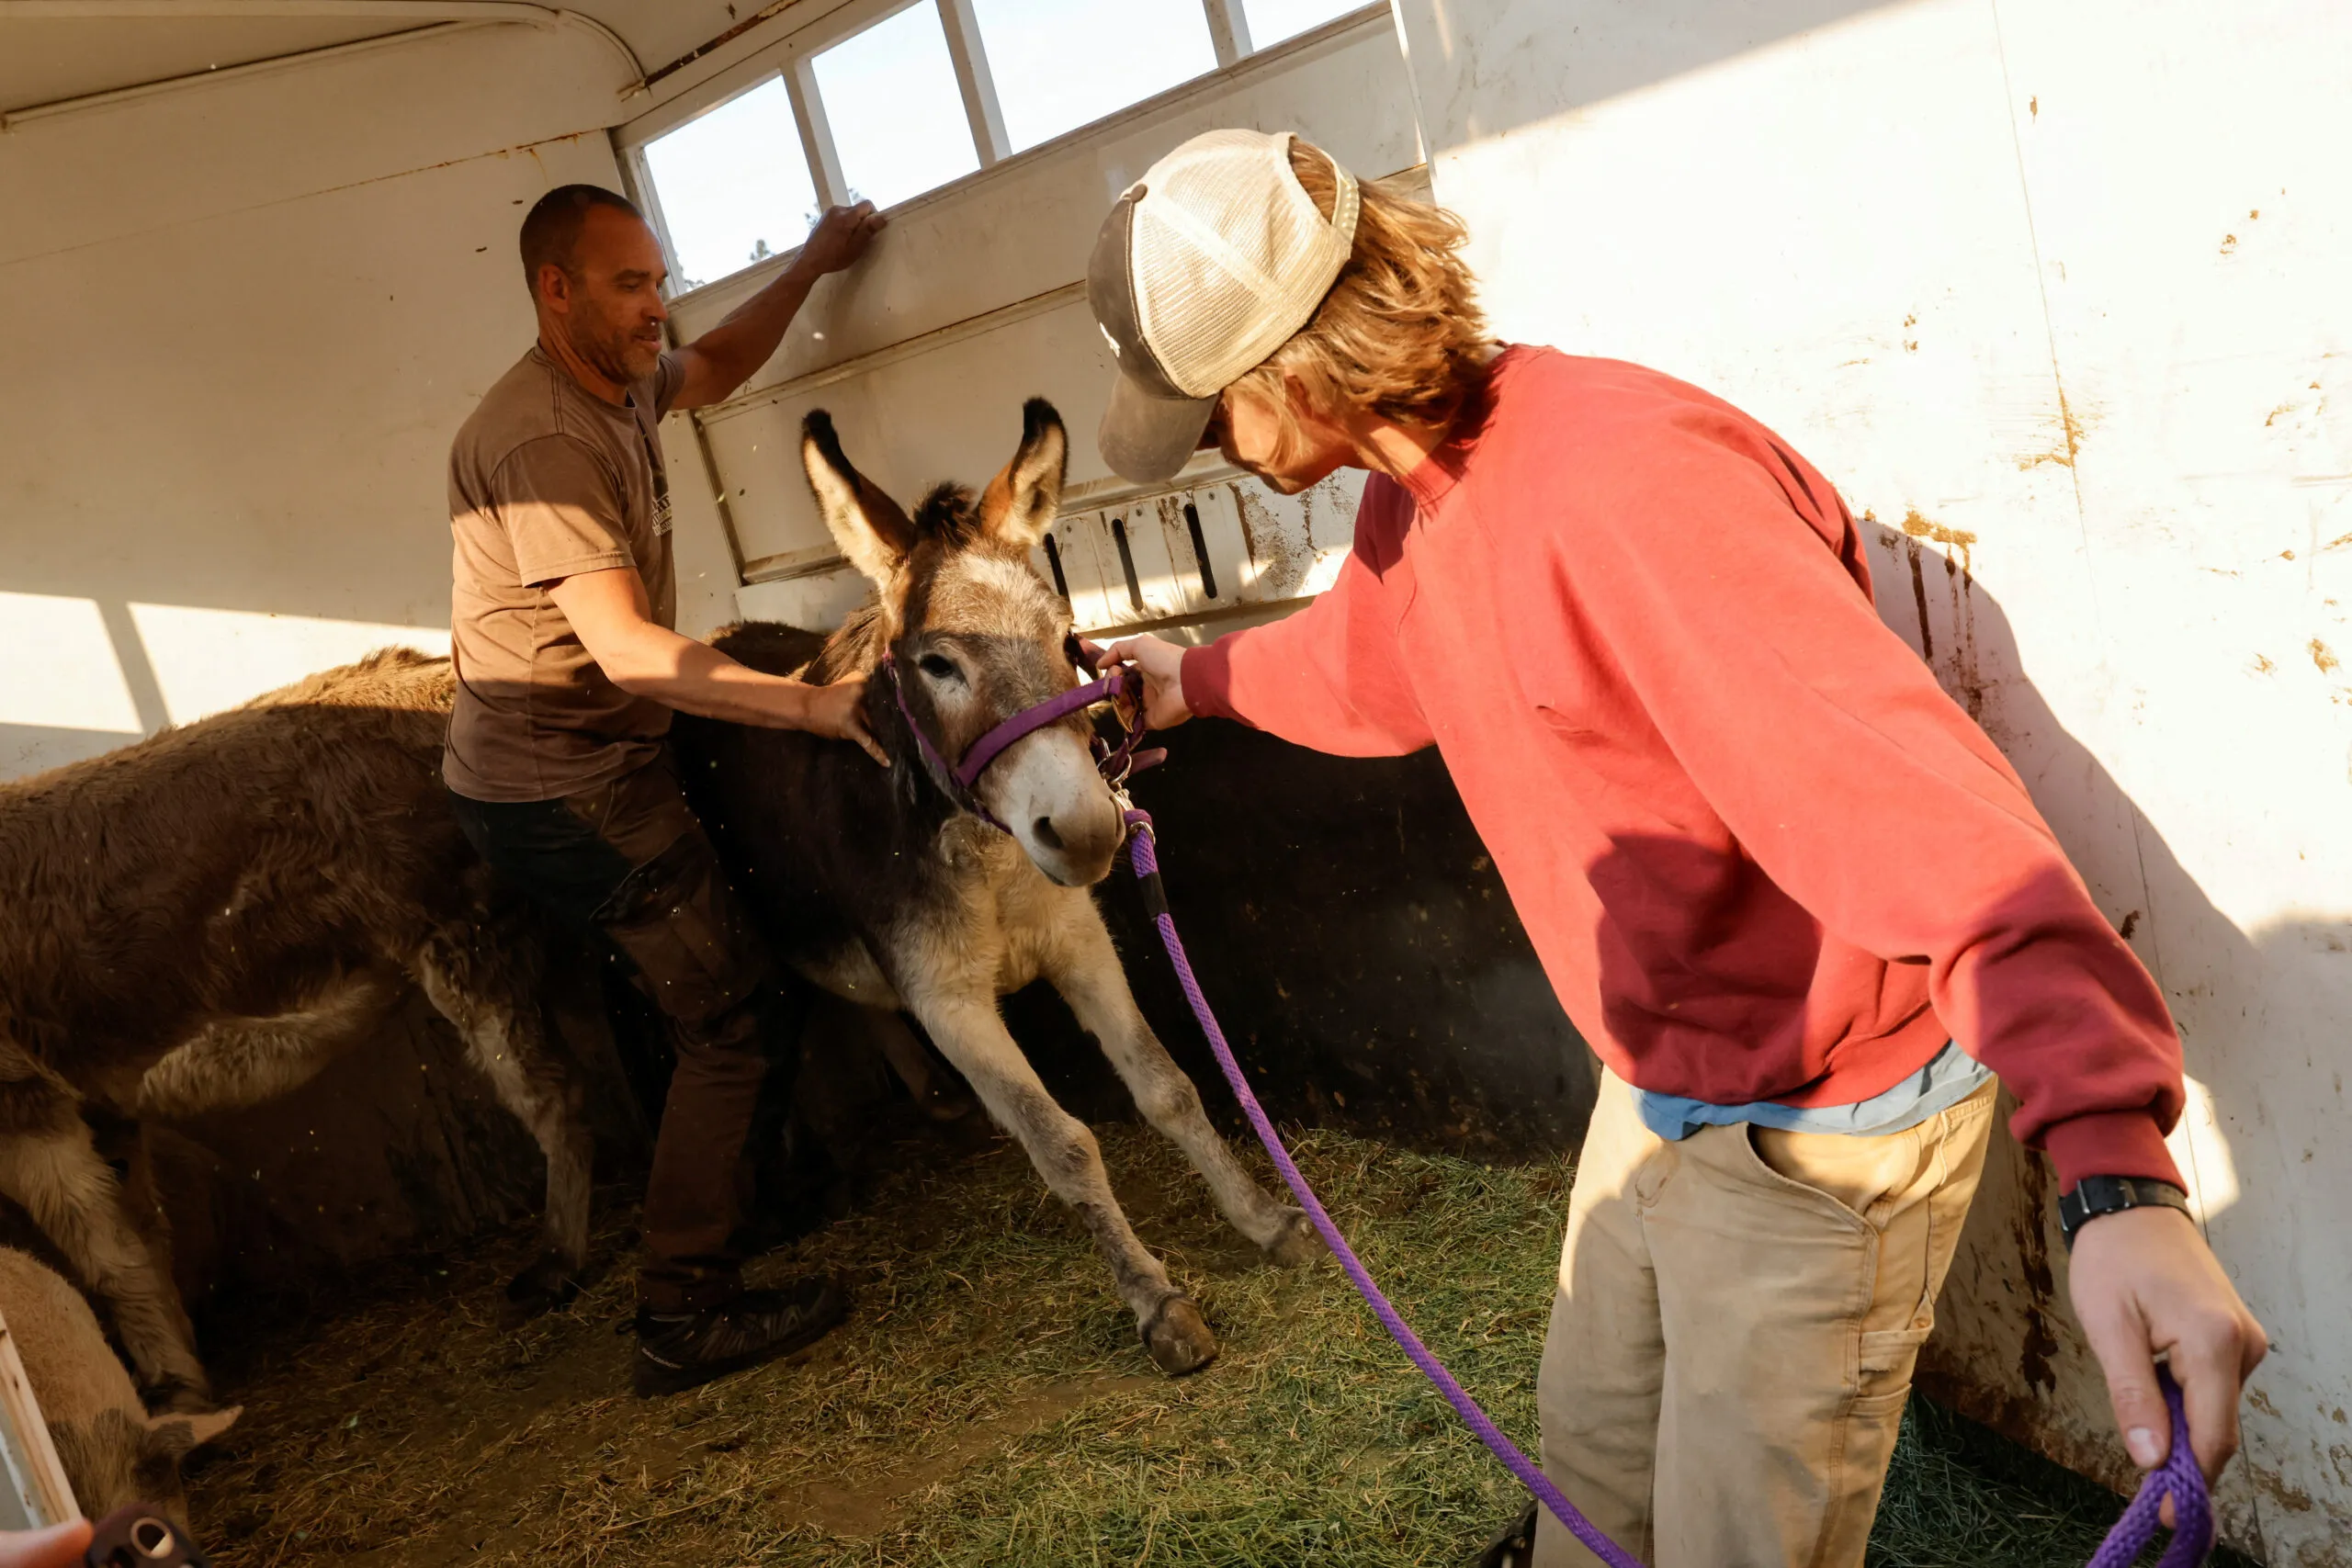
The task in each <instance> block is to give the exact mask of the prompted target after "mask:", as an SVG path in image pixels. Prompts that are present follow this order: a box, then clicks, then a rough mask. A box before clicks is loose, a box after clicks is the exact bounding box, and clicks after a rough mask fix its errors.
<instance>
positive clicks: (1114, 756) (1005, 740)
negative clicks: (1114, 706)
mask: <svg viewBox="0 0 2352 1568" xmlns="http://www.w3.org/2000/svg"><path fill="white" fill-rule="evenodd" d="M1071 643H1072V649H1071V651H1072V655H1073V657H1072V659H1071V662H1072V663H1074V664H1078V665H1080V667H1081V668H1086V669H1088V670H1089V671H1090V672H1091V661H1090V660H1088V659H1087V658H1086V655H1085V653H1084V652H1083V650H1082V649H1079V648H1078V647H1077V639H1075V638H1072V639H1071ZM878 671H879V672H880V673H881V675H882V676H883V677H884V678H885V679H887V680H888V682H890V693H891V695H892V696H894V697H896V698H897V699H898V703H899V717H901V718H903V719H905V720H906V721H907V728H908V729H910V730H911V731H912V732H913V733H914V738H915V745H916V747H917V748H919V749H920V750H922V760H923V761H924V762H925V764H927V765H928V766H929V767H930V769H931V772H932V776H933V778H935V779H937V780H938V781H939V783H940V785H941V787H942V788H944V789H945V790H946V791H947V794H948V796H949V797H950V798H951V799H953V800H954V801H955V802H956V805H958V806H960V807H963V808H964V809H965V810H967V811H968V812H970V813H971V814H972V815H973V816H975V817H977V818H979V819H980V820H981V821H983V822H985V823H987V824H988V825H989V827H991V828H994V829H996V830H997V831H998V832H1000V833H1010V832H1012V829H1010V828H1008V827H1006V826H1005V825H1004V824H1003V823H1001V822H1000V821H998V820H997V819H996V814H995V813H994V812H992V811H990V810H989V808H988V807H986V806H984V805H982V804H981V803H980V796H979V783H980V775H981V774H983V773H987V772H988V771H989V764H990V763H991V762H994V761H996V760H997V759H998V758H999V757H1001V756H1002V755H1004V753H1005V751H1006V750H1007V749H1008V748H1010V747H1011V746H1012V744H1013V742H1015V741H1017V740H1021V739H1026V738H1027V737H1029V736H1032V735H1035V733H1036V732H1037V731H1039V730H1041V729H1043V728H1046V726H1047V725H1051V724H1058V723H1059V722H1061V720H1063V719H1065V718H1067V717H1069V716H1070V715H1071V714H1074V713H1083V712H1084V711H1085V710H1086V709H1088V708H1091V707H1092V706H1093V705H1095V704H1097V703H1103V702H1109V701H1110V700H1111V699H1113V698H1114V697H1116V696H1117V695H1118V694H1120V693H1121V692H1122V691H1124V690H1125V688H1126V685H1127V682H1129V681H1131V680H1133V679H1135V677H1133V676H1130V675H1129V674H1128V673H1127V671H1126V668H1125V666H1124V665H1122V666H1120V667H1119V668H1117V669H1114V670H1113V671H1111V673H1109V674H1108V675H1104V676H1101V677H1099V678H1097V679H1095V680H1092V681H1090V682H1086V683H1085V684H1084V685H1081V686H1076V687H1073V688H1071V689H1070V690H1069V691H1067V692H1064V693H1062V694H1060V695H1058V696H1053V697H1048V698H1046V700H1045V701H1044V702H1042V703H1038V704H1036V705H1035V706H1033V707H1025V708H1023V709H1022V710H1021V711H1020V712H1019V713H1016V714H1014V715H1013V716H1012V717H1011V718H1008V719H1006V720H1005V721H1004V722H1003V723H1002V724H1000V725H998V726H997V727H996V728H993V729H991V730H989V732H988V733H987V734H986V735H983V736H981V737H980V738H979V739H978V740H975V741H973V742H972V745H971V749H970V750H967V751H966V752H965V753H964V760H963V761H960V762H956V763H954V764H952V765H951V764H950V763H949V762H948V761H947V759H946V758H945V757H944V756H942V755H941V754H940V750H939V748H938V747H936V746H934V745H933V744H932V741H931V735H930V733H929V732H928V731H927V730H925V729H924V728H923V727H922V721H921V720H919V719H917V718H916V717H915V710H914V709H913V708H912V707H911V706H910V705H908V702H907V684H906V682H905V681H904V680H903V679H901V678H900V677H899V663H898V660H896V659H895V658H893V657H892V656H891V655H890V654H889V653H888V652H887V651H886V652H885V653H884V654H883V655H882V662H881V664H880V665H879V666H878ZM1143 735H1144V728H1143V719H1142V716H1140V714H1138V715H1137V716H1136V720H1135V722H1134V724H1133V725H1132V726H1130V727H1128V728H1127V729H1126V733H1125V738H1124V739H1121V741H1120V742H1119V744H1118V745H1117V746H1115V747H1109V746H1105V745H1104V744H1103V741H1102V740H1101V739H1096V741H1095V742H1094V759H1095V765H1096V766H1097V767H1099V768H1100V769H1101V770H1102V771H1103V776H1104V777H1105V778H1107V779H1109V780H1110V781H1111V783H1112V785H1113V787H1114V788H1116V787H1117V785H1118V784H1119V782H1120V781H1121V780H1124V779H1125V777H1126V775H1127V774H1128V773H1130V772H1131V771H1132V770H1133V769H1134V768H1136V767H1148V766H1150V765H1151V763H1152V762H1154V761H1159V758H1158V756H1156V755H1152V754H1150V753H1147V754H1146V755H1144V756H1142V757H1137V756H1136V741H1138V740H1140V739H1143ZM1114 764H1116V766H1115V768H1114Z"/></svg>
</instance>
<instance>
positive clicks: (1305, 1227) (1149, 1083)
mask: <svg viewBox="0 0 2352 1568" xmlns="http://www.w3.org/2000/svg"><path fill="white" fill-rule="evenodd" d="M1064 910H1065V912H1064V913H1063V914H1062V916H1061V918H1060V919H1059V920H1058V921H1057V924H1056V929H1055V932H1054V941H1053V942H1051V944H1050V945H1049V948H1048V951H1047V953H1046V956H1045V972H1046V978H1047V979H1048V980H1050V981H1052V982H1053V987H1054V989H1056V990H1057V991H1059V992H1060V993H1061V994H1062V999H1063V1000H1064V1001H1067V1002H1068V1003H1069V1009H1070V1011H1072V1012H1074V1013H1076V1014H1077V1015H1078V1022H1079V1027H1080V1028H1081V1029H1084V1030H1086V1031H1087V1032H1089V1033H1091V1034H1092V1035H1093V1036H1094V1038H1095V1039H1096V1040H1097V1041H1098V1042H1100V1043H1101V1044H1102V1046H1103V1055H1106V1056H1108V1057H1110V1059H1111V1066H1114V1068H1116V1069H1117V1070H1118V1074H1119V1077H1120V1078H1121V1079H1122V1080H1124V1081H1125V1084H1126V1086H1127V1092H1128V1093H1130V1094H1132V1095H1134V1096H1135V1097H1136V1109H1138V1110H1140V1111H1142V1112H1143V1114H1144V1119H1145V1120H1146V1121H1148V1122H1150V1123H1151V1124H1152V1125H1153V1126H1154V1127H1157V1128H1158V1129H1159V1131H1160V1133H1161V1134H1163V1135H1164V1136H1166V1137H1167V1138H1168V1139H1169V1141H1170V1142H1171V1143H1173V1144H1174V1145H1176V1146H1177V1147H1178V1148H1180V1149H1182V1150H1183V1151H1184V1157H1185V1158H1187V1159H1189V1160H1191V1161H1192V1162H1193V1169H1195V1170H1197V1171H1199V1172H1200V1173H1201V1175H1202V1177H1203V1178H1204V1179H1206V1180H1207V1182H1208V1184H1209V1190H1210V1191H1211V1192H1212V1193H1214V1194H1215V1195H1216V1206H1217V1207H1218V1208H1219V1209H1220V1210H1222V1211H1223V1212H1224V1214H1225V1217H1226V1218H1227V1220H1228V1221H1230V1222H1231V1223H1232V1225H1233V1228H1234V1229H1235V1230H1238V1231H1239V1232H1240V1233H1241V1234H1242V1235H1245V1236H1248V1237H1249V1238H1250V1240H1251V1241H1253V1242H1255V1243H1257V1244H1258V1247H1259V1248H1260V1249H1261V1251H1263V1252H1264V1253H1265V1255H1266V1256H1267V1257H1268V1258H1272V1260H1273V1261H1275V1262H1277V1263H1286V1264H1294V1265H1295V1264H1304V1263H1311V1262H1313V1261H1315V1260H1316V1259H1317V1258H1322V1257H1324V1256H1326V1255H1327V1249H1326V1248H1325V1247H1324V1246H1323V1238H1322V1237H1321V1236H1320V1235H1317V1234H1316V1232H1315V1226H1314V1224H1313V1222H1311V1221H1309V1220H1308V1219H1307V1217H1306V1213H1304V1212H1302V1211H1300V1210H1297V1209H1294V1208H1292V1207H1291V1206H1290V1205H1289V1204H1287V1203H1278V1202H1276V1201H1274V1200H1273V1199H1272V1197H1270V1196H1268V1194H1267V1192H1266V1190H1265V1189H1264V1188H1262V1187H1261V1186H1259V1185H1258V1183H1257V1182H1256V1181H1255V1180H1254V1179H1252V1178H1251V1177H1250V1173H1249V1172H1248V1171H1246V1170H1244V1169H1242V1168H1241V1162H1240V1161H1239V1160H1237V1159H1235V1158H1234V1157H1233V1151H1232V1149H1230V1148H1229V1147H1227V1145H1226V1142H1225V1140H1224V1139H1223V1138H1221V1137H1219V1136H1218V1135H1217V1131H1216V1128H1215V1127H1213V1126H1211V1125H1209V1119H1208V1117H1207V1116H1206V1115H1204V1113H1203V1112H1202V1111H1201V1095H1200V1090H1199V1089H1195V1088H1194V1087H1193V1080H1192V1079H1191V1078H1189V1077H1186V1076H1185V1074H1184V1069H1183V1068H1182V1067H1180V1066H1177V1065H1176V1063H1175V1059H1174V1058H1172V1057H1171V1056H1170V1055H1168V1047H1166V1046H1165V1045H1162V1044H1161V1043H1159V1036H1158V1035H1156V1034H1154V1033H1153V1032H1151V1025H1149V1024H1148V1023H1146V1022H1145V1021H1144V1017H1143V1012H1142V1010H1141V1009H1139V1008H1137V1007H1136V996H1135V992H1134V991H1133V990H1131V989H1129V988H1128V986H1127V975H1126V971H1125V969H1122V968H1121V967H1120V966H1119V953H1118V950H1117V949H1116V948H1115V947H1114V946H1113V945H1112V943H1111V933H1110V931H1108V930H1107V929H1105V928H1104V926H1103V915H1102V912H1101V911H1100V910H1098V909H1097V908H1095V907H1094V900H1093V899H1092V898H1091V897H1086V896H1085V895H1083V894H1080V895H1078V896H1075V897H1071V898H1069V900H1068V901H1067V902H1066V904H1065V905H1064Z"/></svg>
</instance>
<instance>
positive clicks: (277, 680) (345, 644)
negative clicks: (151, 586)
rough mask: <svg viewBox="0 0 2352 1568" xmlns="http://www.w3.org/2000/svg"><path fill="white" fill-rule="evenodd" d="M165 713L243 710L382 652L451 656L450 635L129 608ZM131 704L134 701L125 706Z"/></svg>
mask: <svg viewBox="0 0 2352 1568" xmlns="http://www.w3.org/2000/svg"><path fill="white" fill-rule="evenodd" d="M130 619H131V622H132V624H133V625H135V626H137V627H138V628H139V640H140V641H141V643H142V644H143V645H145V647H146V650H147V661H148V663H150V664H151V665H153V667H154V671H155V683H156V685H157V686H159V687H160V688H162V691H163V694H164V711H165V712H167V713H168V714H169V715H170V716H171V720H172V722H173V723H174V724H187V723H188V722H189V721H190V720H192V719H198V718H202V717H203V716H205V715H207V714H211V713H219V712H220V710H221V709H223V708H230V707H234V706H236V705H238V704H239V703H242V702H246V701H249V700H251V699H252V698H254V697H257V696H259V695H261V694H263V693H264V692H268V691H274V690H276V689H277V687H279V686H283V685H285V684H287V683H288V682H291V681H298V680H300V679H301V678H302V677H303V676H305V675H309V674H312V673H314V672H316V671H321V670H326V669H330V668H332V667H333V666H334V665H337V664H348V663H350V662H351V661H352V660H355V659H357V658H359V657H360V656H361V655H363V654H368V653H372V652H374V651H375V650H376V649H379V648H391V647H403V648H413V649H422V650H423V651H424V652H426V653H433V654H447V652H448V651H449V634H448V632H447V630H446V629H443V628H440V627H435V626H388V625H385V624H383V623H381V622H377V621H335V620H326V619H322V618H321V617H317V616H312V615H265V614H262V613H260V612H257V611H253V610H211V609H201V608H198V607H197V606H195V605H190V604H132V605H131V606H130ZM126 700H127V699H126Z"/></svg>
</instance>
